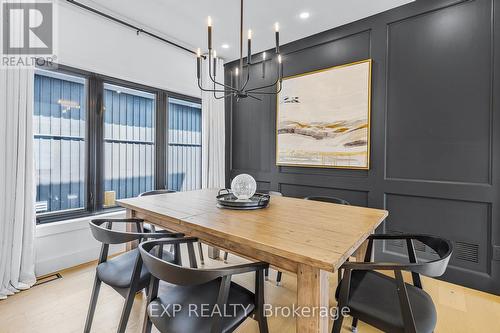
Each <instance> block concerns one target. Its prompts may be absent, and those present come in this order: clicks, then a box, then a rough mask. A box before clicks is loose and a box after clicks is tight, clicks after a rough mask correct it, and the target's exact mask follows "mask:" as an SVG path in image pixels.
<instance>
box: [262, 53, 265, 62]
mask: <svg viewBox="0 0 500 333" xmlns="http://www.w3.org/2000/svg"><path fill="white" fill-rule="evenodd" d="M262 60H266V52H262Z"/></svg>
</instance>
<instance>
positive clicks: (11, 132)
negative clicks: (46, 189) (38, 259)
mask: <svg viewBox="0 0 500 333" xmlns="http://www.w3.org/2000/svg"><path fill="white" fill-rule="evenodd" d="M33 90H34V70H33V69H28V68H9V69H0V142H1V143H0V299H4V298H7V296H9V295H12V294H14V293H15V292H17V291H19V290H23V289H27V288H29V287H31V286H32V285H33V284H34V283H35V281H36V279H35V267H34V244H33V243H34V234H35V177H34V176H35V175H34V161H33Z"/></svg>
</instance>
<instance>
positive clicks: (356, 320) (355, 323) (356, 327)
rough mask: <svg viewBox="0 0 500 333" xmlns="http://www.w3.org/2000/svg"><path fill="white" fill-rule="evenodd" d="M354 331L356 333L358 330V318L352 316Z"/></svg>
mask: <svg viewBox="0 0 500 333" xmlns="http://www.w3.org/2000/svg"><path fill="white" fill-rule="evenodd" d="M352 331H353V333H356V332H357V331H358V318H356V317H352Z"/></svg>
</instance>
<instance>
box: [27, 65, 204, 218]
mask: <svg viewBox="0 0 500 333" xmlns="http://www.w3.org/2000/svg"><path fill="white" fill-rule="evenodd" d="M34 80H35V82H34V84H35V95H34V114H33V120H34V122H33V128H34V129H33V136H34V158H35V166H36V173H37V188H36V191H37V195H36V198H37V199H36V212H37V222H38V223H48V222H53V221H61V220H65V219H72V218H77V217H83V216H89V215H94V214H99V213H100V212H103V211H105V210H110V209H121V208H120V207H117V206H116V202H115V201H116V200H117V199H123V198H130V197H135V196H138V195H139V194H140V193H142V192H146V191H151V190H155V189H165V188H168V189H175V190H178V191H187V190H192V189H198V188H200V187H201V106H200V99H199V98H194V97H189V96H185V95H180V94H176V93H171V92H168V91H165V90H161V89H157V88H152V87H148V86H144V85H140V84H135V83H133V82H128V81H124V80H120V79H117V78H112V77H108V76H103V75H100V74H96V73H91V72H87V71H83V70H79V69H75V68H71V67H68V66H63V65H58V69H57V70H56V69H45V68H39V69H37V70H36V74H35V79H34ZM167 124H168V125H167Z"/></svg>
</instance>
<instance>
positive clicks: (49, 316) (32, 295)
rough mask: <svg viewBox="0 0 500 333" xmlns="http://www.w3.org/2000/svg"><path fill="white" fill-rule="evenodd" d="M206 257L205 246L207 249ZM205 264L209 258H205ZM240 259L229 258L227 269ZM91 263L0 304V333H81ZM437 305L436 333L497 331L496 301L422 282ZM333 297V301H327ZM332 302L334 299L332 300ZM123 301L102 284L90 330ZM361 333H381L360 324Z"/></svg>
mask: <svg viewBox="0 0 500 333" xmlns="http://www.w3.org/2000/svg"><path fill="white" fill-rule="evenodd" d="M205 253H206V248H205ZM208 260H209V259H208ZM242 261H244V259H240V258H238V257H236V256H234V255H230V256H229V265H231V264H237V263H241V262H242ZM219 265H220V266H222V265H224V263H223V262H222V261H212V260H209V262H207V266H219ZM94 272H95V263H89V264H85V265H82V266H78V267H75V268H71V269H67V270H65V271H62V272H61V275H62V276H63V278H62V279H59V280H56V281H52V282H49V283H45V284H42V285H39V286H36V287H33V288H31V289H30V290H27V291H24V292H21V293H19V294H17V295H15V296H12V297H9V298H8V299H6V300H3V301H0V332H1V333H46V332H51V333H72V332H75V333H76V332H79V333H81V332H82V331H83V326H84V322H85V316H86V314H87V308H88V303H89V298H90V292H91V288H92V282H93V278H94ZM275 278H276V271H274V270H271V275H270V281H269V282H267V283H266V302H267V303H270V304H273V305H274V306H287V305H291V304H293V303H294V302H295V297H296V296H295V295H296V277H295V275H293V274H288V273H284V274H283V283H282V286H281V287H276V286H275V284H274V280H275ZM234 280H235V281H237V282H238V283H240V284H242V285H244V286H245V287H247V288H249V289H253V276H251V275H241V276H235V277H234ZM423 283H424V289H425V290H427V291H428V292H429V293H430V294H431V296H432V298H433V299H434V302H435V304H436V307H437V311H438V326H437V329H436V332H437V333H444V332H447V333H448V332H449V333H474V332H500V328H499V327H500V315H499V314H500V297H499V296H494V295H490V294H486V293H483V292H479V291H475V290H471V289H468V288H464V287H461V286H457V285H453V284H450V283H446V282H442V281H438V280H434V279H428V278H425V277H424V278H423ZM335 286H336V275H335V274H332V275H330V293H331V294H330V295H333V291H334V288H335ZM330 299H333V297H330ZM144 300H145V297H144V296H143V294H142V293H141V294H138V295H137V296H136V300H135V302H134V306H133V309H132V313H131V316H130V320H129V324H128V327H127V332H129V333H137V332H141V329H142V319H143V313H144V309H145V302H144ZM333 302H334V300H333ZM122 305H123V298H122V297H121V296H120V295H118V294H117V293H116V292H115V291H113V290H112V289H111V288H109V287H107V286H105V285H103V287H102V289H101V294H100V297H99V301H98V303H97V310H96V316H95V318H94V323H93V326H92V328H93V329H92V332H106V333H107V332H115V331H116V327H117V325H118V321H119V318H120V313H121V308H122ZM268 320H269V329H270V332H280V333H283V332H287V333H288V332H295V322H294V319H293V318H284V317H272V318H269V319H268ZM350 322H351V320H350V318H348V319H347V320H345V321H344V329H343V332H350V327H349V325H350ZM237 332H238V333H256V332H258V327H257V325H256V322H254V321H253V320H251V319H248V320H247V321H245V322H244V323H243V325H242V326H241V327H240V328H239V329H238V330H237ZM358 332H360V333H365V332H366V333H368V332H379V331H378V330H376V329H374V328H372V327H369V326H368V325H365V324H363V323H360V324H359V330H358Z"/></svg>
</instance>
